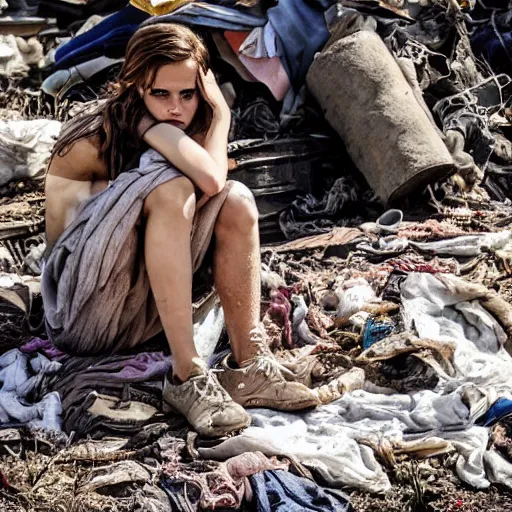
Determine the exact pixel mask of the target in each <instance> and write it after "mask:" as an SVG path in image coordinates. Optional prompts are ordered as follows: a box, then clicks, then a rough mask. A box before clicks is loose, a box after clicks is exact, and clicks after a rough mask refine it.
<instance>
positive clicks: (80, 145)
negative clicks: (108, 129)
mask: <svg viewBox="0 0 512 512" xmlns="http://www.w3.org/2000/svg"><path fill="white" fill-rule="evenodd" d="M99 144H100V143H99V137H98V136H92V137H87V138H84V139H80V140H78V141H76V142H75V143H74V144H73V145H72V146H71V147H69V148H68V149H66V151H64V152H63V153H62V154H61V155H54V156H53V158H52V161H51V162H50V166H49V168H48V174H51V175H53V176H60V177H61V178H68V179H70V180H76V181H97V180H106V179H107V167H106V165H105V162H104V161H103V160H102V159H101V158H100V157H99Z"/></svg>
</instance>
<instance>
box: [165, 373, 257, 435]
mask: <svg viewBox="0 0 512 512" xmlns="http://www.w3.org/2000/svg"><path fill="white" fill-rule="evenodd" d="M162 398H163V403H164V411H169V410H171V409H174V410H176V411H178V412H179V413H181V414H183V416H185V418H186V419H187V421H188V422H189V423H190V424H191V425H192V427H193V428H194V430H195V431H196V432H197V433H198V434H201V435H203V436H208V437H220V436H224V435H226V434H229V433H231V432H234V431H235V430H240V429H243V428H246V427H248V426H249V425H250V423H251V417H250V416H249V414H247V412H246V411H245V410H244V408H243V407H241V406H240V405H238V404H237V403H235V402H234V401H233V400H232V398H231V397H230V396H229V395H228V393H227V392H226V391H225V389H224V388H223V387H222V386H221V385H220V384H219V381H218V380H217V377H216V376H215V374H214V373H213V372H212V371H208V372H206V373H204V374H202V375H199V376H196V377H191V378H190V379H188V380H187V381H185V382H183V383H182V384H172V383H171V382H170V381H169V379H168V378H167V377H166V378H165V381H164V390H163V395H162Z"/></svg>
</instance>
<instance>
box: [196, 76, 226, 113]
mask: <svg viewBox="0 0 512 512" xmlns="http://www.w3.org/2000/svg"><path fill="white" fill-rule="evenodd" d="M198 84H199V88H200V90H201V94H202V95H203V98H204V99H205V101H206V102H207V103H209V105H210V106H211V107H212V109H213V112H214V113H217V112H220V113H223V114H231V110H230V108H229V106H228V104H227V103H226V100H225V99H224V96H223V94H222V91H221V90H220V87H219V84H218V83H217V80H216V79H215V75H214V74H213V71H212V70H211V69H209V70H208V72H207V73H205V72H204V71H203V70H202V69H199V77H198Z"/></svg>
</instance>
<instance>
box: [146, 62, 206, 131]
mask: <svg viewBox="0 0 512 512" xmlns="http://www.w3.org/2000/svg"><path fill="white" fill-rule="evenodd" d="M197 72H198V69H197V63H196V62H195V61H194V60H192V59H188V60H185V61H182V62H175V63H173V64H166V65H165V66H162V67H161V68H160V69H159V70H158V71H157V73H156V77H155V82H154V83H153V86H152V87H150V88H149V89H146V90H145V91H144V94H143V96H142V99H143V100H144V103H145V105H146V108H147V109H148V111H149V112H150V114H151V115H152V116H153V117H154V118H155V119H156V120H157V121H163V122H169V123H171V124H174V125H175V126H177V127H178V128H181V129H182V130H186V129H187V128H188V127H189V126H190V124H191V123H192V120H193V119H194V116H195V114H196V112H197V108H198V106H199V100H200V93H199V90H198V87H197Z"/></svg>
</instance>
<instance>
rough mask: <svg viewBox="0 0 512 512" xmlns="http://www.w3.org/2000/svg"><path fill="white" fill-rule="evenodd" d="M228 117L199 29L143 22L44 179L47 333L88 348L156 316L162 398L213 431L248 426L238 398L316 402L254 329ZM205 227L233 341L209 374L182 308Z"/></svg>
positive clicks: (115, 344)
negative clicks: (164, 351)
mask: <svg viewBox="0 0 512 512" xmlns="http://www.w3.org/2000/svg"><path fill="white" fill-rule="evenodd" d="M229 124H230V110H229V107H228V106H227V104H226V102H225V100H224V98H223V96H222V93H221V91H220V89H219V87H218V85H217V83H216V80H215V78H214V76H213V73H212V72H211V70H209V69H208V55H207V50H206V48H205V46H204V44H203V43H202V41H201V40H200V39H199V38H198V37H197V36H196V35H195V34H194V33H193V32H192V31H191V30H189V29H188V28H186V27H184V26H180V25H173V24H157V25H152V26H148V27H144V28H141V29H139V30H138V31H137V32H136V33H135V35H134V36H133V38H132V39H131V41H130V43H129V45H128V48H127V51H126V58H125V62H124V65H123V68H122V70H121V72H120V75H119V77H118V80H117V82H116V83H114V84H113V85H111V88H110V90H109V93H108V95H107V98H106V100H105V101H104V103H102V104H101V106H100V107H99V108H97V109H96V110H95V111H93V112H89V113H85V114H83V115H81V116H79V117H77V118H75V119H73V120H72V121H71V122H70V123H69V125H67V126H66V127H65V129H64V131H63V133H62V134H61V137H60V139H59V140H58V141H57V144H56V146H55V148H54V152H53V155H52V159H51V162H50V166H49V170H48V175H47V180H46V229H47V239H48V247H49V251H48V252H49V257H48V258H47V261H46V265H45V269H44V272H43V300H44V303H45V310H46V318H47V327H48V334H49V336H50V338H51V339H52V341H53V342H54V343H55V344H56V345H57V346H59V347H61V348H63V349H64V350H66V351H68V352H70V353H76V354H87V355H91V354H100V353H113V352H116V351H119V350H122V349H126V348H132V347H133V346H134V345H136V344H138V343H142V342H144V341H146V340H147V339H148V338H149V337H151V336H152V335H154V334H156V333H157V332H158V331H159V330H161V329H162V328H163V330H164V332H165V335H166V338H167V340H168V342H169V346H170V349H171V353H172V361H173V366H172V370H171V371H170V372H169V374H168V376H167V377H166V379H165V382H164V392H163V400H164V406H167V407H169V408H173V409H175V410H177V411H179V412H181V413H182V414H183V415H184V416H185V417H186V418H187V420H188V421H189V422H190V424H191V425H192V426H193V427H194V428H195V429H196V430H197V431H198V432H199V433H201V434H204V435H210V436H217V435H224V434H226V433H228V432H231V431H234V430H237V429H240V428H243V427H246V426H247V425H249V423H250V417H249V415H248V414H247V413H246V412H245V410H244V409H243V406H251V405H257V406H264V407H265V406H266V407H273V408H277V409H284V410H297V409H302V408H306V407H312V406H315V405H317V404H318V400H317V398H316V396H315V394H314V393H313V392H312V391H311V390H310V389H308V388H307V387H305V386H303V385H302V384H299V383H297V382H288V381H287V380H286V379H285V375H284V373H285V370H284V369H283V368H282V367H280V365H279V364H278V363H277V361H276V360H275V359H274V358H273V357H272V355H271V354H269V352H268V350H266V345H265V339H264V335H263V332H262V331H261V330H260V328H259V318H260V309H259V308H260V252H259V251H260V249H259V240H258V212H257V209H256V206H255V203H254V199H253V197H252V195H251V193H250V191H249V190H248V189H247V188H246V187H245V186H243V185H242V184H240V183H236V182H230V181H228V182H226V176H227V167H228V163H227V136H228V130H229ZM212 236H213V238H214V263H213V265H214V278H215V285H216V288H217V290H218V293H219V297H220V300H221V303H222V306H223V308H224V312H225V318H226V327H227V331H228V334H229V338H230V342H231V347H232V359H231V360H230V361H226V362H225V363H224V365H223V371H222V372H221V373H220V374H219V378H217V377H216V376H215V375H214V374H213V373H211V372H210V371H208V370H207V369H206V368H205V365H204V363H203V362H202V360H201V359H200V358H199V356H198V354H197V352H196V348H195V346H194V340H193V321H192V274H193V271H194V270H196V269H197V267H198V265H199V263H200V260H201V258H202V255H203V254H204V248H205V246H207V245H208V244H209V241H210V238H211V237H212ZM191 240H192V241H191ZM286 376H287V377H288V378H289V374H287V375H286ZM219 380H220V382H219ZM221 384H222V385H221Z"/></svg>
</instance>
